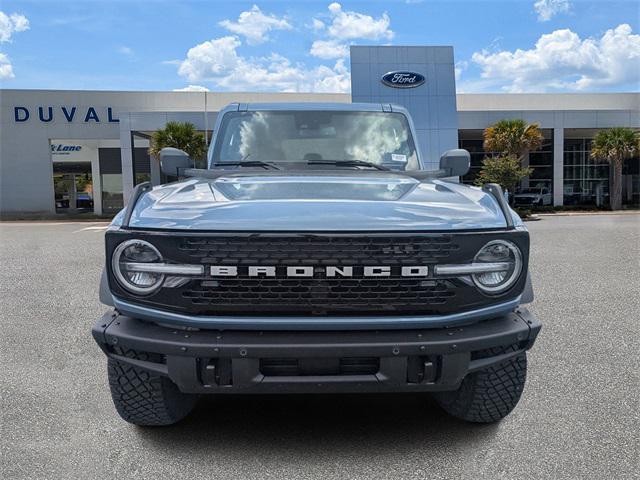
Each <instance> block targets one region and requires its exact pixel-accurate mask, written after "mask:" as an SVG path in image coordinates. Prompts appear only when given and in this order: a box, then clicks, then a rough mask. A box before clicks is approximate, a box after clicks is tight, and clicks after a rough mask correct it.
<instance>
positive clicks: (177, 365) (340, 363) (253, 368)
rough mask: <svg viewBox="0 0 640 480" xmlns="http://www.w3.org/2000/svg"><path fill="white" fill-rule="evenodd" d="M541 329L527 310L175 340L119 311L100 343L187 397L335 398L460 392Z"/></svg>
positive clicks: (109, 318)
mask: <svg viewBox="0 0 640 480" xmlns="http://www.w3.org/2000/svg"><path fill="white" fill-rule="evenodd" d="M540 328H541V324H540V322H539V321H538V320H537V319H536V318H535V316H534V315H533V314H531V313H530V312H529V311H528V310H527V309H525V308H520V309H518V310H516V311H515V312H511V313H509V314H506V315H502V316H500V317H497V318H493V319H489V320H485V321H482V322H478V323H475V324H472V325H467V326H464V327H455V328H438V329H423V330H378V331H218V330H196V331H188V330H174V329H171V328H167V327H162V326H159V325H156V324H154V323H149V322H145V321H143V320H138V319H134V318H131V317H127V316H123V315H121V314H119V313H117V312H116V311H114V312H110V313H107V314H105V315H104V316H103V317H102V318H101V319H100V320H99V321H98V322H97V323H96V324H95V325H94V327H93V331H92V333H93V337H94V339H95V340H96V342H97V343H98V345H100V347H101V348H102V350H103V351H104V352H105V354H106V355H107V356H108V357H110V358H112V359H114V360H117V361H119V362H123V363H128V364H131V365H134V366H136V367H138V368H141V369H145V370H149V371H153V372H155V373H157V374H160V375H164V376H167V377H169V378H170V379H171V380H172V381H173V382H174V383H175V384H176V385H177V386H178V388H179V389H180V390H181V391H182V392H185V393H293V392H321V393H332V392H370V391H379V392H384V391H442V390H455V389H456V388H458V386H459V385H460V382H461V381H462V379H463V378H464V377H465V375H467V374H468V373H472V372H474V371H477V370H480V369H483V368H486V367H487V366H489V365H493V364H495V363H499V362H501V361H504V360H506V359H508V358H511V357H513V356H515V355H518V354H520V353H522V352H523V351H526V350H528V349H529V348H531V346H532V345H533V343H534V341H535V339H536V336H537V335H538V332H539V331H540ZM500 347H502V349H500ZM489 349H496V350H492V353H488V352H487V351H488V350H489ZM495 352H497V353H495Z"/></svg>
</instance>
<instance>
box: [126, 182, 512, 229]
mask: <svg viewBox="0 0 640 480" xmlns="http://www.w3.org/2000/svg"><path fill="white" fill-rule="evenodd" d="M514 218H517V217H516V216H515V214H514ZM129 226H130V227H134V228H143V229H146V228H157V229H178V230H212V231H391V230H395V231H398V230H406V231H422V230H463V229H487V228H504V227H506V222H505V219H504V216H503V214H502V212H501V210H500V207H499V206H498V204H497V202H496V201H495V200H494V198H493V197H491V195H489V194H486V193H485V192H483V191H482V190H481V189H479V188H476V187H469V186H466V185H461V184H457V183H451V182H446V181H442V180H432V181H428V182H420V181H418V180H415V179H413V178H410V177H407V176H404V175H401V174H397V173H393V172H374V171H372V172H369V171H364V172H363V171H348V172H347V171H345V172H344V174H343V172H340V173H335V172H331V174H317V173H316V172H314V174H313V175H309V172H304V173H302V174H296V173H290V172H287V174H283V173H282V172H277V173H265V174H255V173H249V172H247V173H246V174H242V175H240V174H237V173H235V174H230V175H229V176H224V177H220V178H217V179H214V180H210V179H205V178H190V179H187V180H183V181H180V182H176V183H171V184H166V185H161V186H158V187H155V188H153V189H152V190H150V191H148V192H147V193H145V194H143V195H142V196H141V197H140V198H139V199H138V202H137V203H136V205H135V208H134V209H133V212H132V215H131V220H130V223H129Z"/></svg>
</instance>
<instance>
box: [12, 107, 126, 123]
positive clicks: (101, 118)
mask: <svg viewBox="0 0 640 480" xmlns="http://www.w3.org/2000/svg"><path fill="white" fill-rule="evenodd" d="M32 117H33V118H34V119H38V120H39V121H41V122H43V123H50V122H53V121H55V120H62V121H63V122H67V123H72V122H74V121H75V122H84V123H100V122H106V123H118V122H119V121H120V120H119V119H117V118H115V117H114V116H113V109H112V108H111V107H105V108H96V107H76V106H66V105H65V106H62V107H51V106H42V107H33V108H31V109H30V108H29V107H23V106H17V107H13V118H14V120H15V122H16V123H22V122H26V121H28V120H29V119H30V118H32Z"/></svg>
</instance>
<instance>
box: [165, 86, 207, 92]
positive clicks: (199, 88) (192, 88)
mask: <svg viewBox="0 0 640 480" xmlns="http://www.w3.org/2000/svg"><path fill="white" fill-rule="evenodd" d="M173 91H174V92H208V91H209V89H208V88H207V87H203V86H202V85H188V86H186V87H183V88H174V89H173Z"/></svg>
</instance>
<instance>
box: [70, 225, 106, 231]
mask: <svg viewBox="0 0 640 480" xmlns="http://www.w3.org/2000/svg"><path fill="white" fill-rule="evenodd" d="M107 228H109V225H100V226H93V227H84V228H81V229H80V230H74V231H73V232H71V233H80V232H87V231H102V230H106V229H107Z"/></svg>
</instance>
